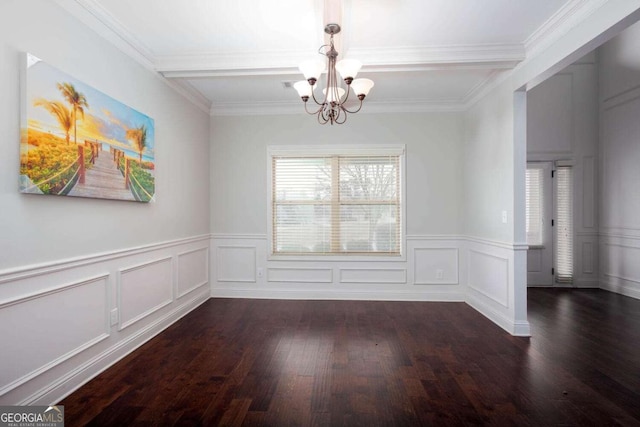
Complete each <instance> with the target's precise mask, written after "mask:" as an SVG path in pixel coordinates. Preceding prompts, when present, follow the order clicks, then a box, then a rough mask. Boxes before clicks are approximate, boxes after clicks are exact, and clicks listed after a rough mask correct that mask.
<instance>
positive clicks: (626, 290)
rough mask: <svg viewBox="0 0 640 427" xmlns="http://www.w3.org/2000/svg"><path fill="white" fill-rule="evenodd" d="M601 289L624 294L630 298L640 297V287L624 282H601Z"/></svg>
mask: <svg viewBox="0 0 640 427" xmlns="http://www.w3.org/2000/svg"><path fill="white" fill-rule="evenodd" d="M600 289H604V290H605V291H609V292H613V293H616V294H620V295H624V296H627V297H630V298H635V299H640V289H638V288H635V287H631V286H628V285H623V284H613V283H609V282H605V281H603V282H600Z"/></svg>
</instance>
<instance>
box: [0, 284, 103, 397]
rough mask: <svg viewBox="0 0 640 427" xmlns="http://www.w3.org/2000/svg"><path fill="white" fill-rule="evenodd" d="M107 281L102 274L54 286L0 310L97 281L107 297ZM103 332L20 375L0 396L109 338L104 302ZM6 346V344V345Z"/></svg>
mask: <svg viewBox="0 0 640 427" xmlns="http://www.w3.org/2000/svg"><path fill="white" fill-rule="evenodd" d="M108 279H109V274H102V275H99V276H93V277H89V278H86V279H82V280H80V281H77V282H73V283H69V284H65V285H62V286H56V287H54V288H50V289H45V290H42V291H39V292H36V293H32V294H29V295H25V296H22V297H19V298H16V299H12V300H9V301H4V302H1V303H0V309H3V308H6V307H9V306H12V305H16V304H21V303H24V302H28V301H31V300H34V299H37V298H43V297H46V296H49V295H52V294H55V293H59V292H64V291H67V290H69V289H73V288H77V287H80V286H85V285H89V284H92V283H96V282H99V281H103V282H104V286H105V296H108V294H109V289H108V285H109V283H108ZM104 327H105V329H104V331H103V333H102V334H100V335H98V336H96V337H94V338H92V339H90V340H88V341H86V342H84V343H83V344H81V345H79V346H78V347H76V348H74V349H72V350H70V351H68V352H66V353H65V354H63V355H61V356H59V357H57V358H56V359H54V360H52V361H50V362H48V363H45V364H44V365H42V366H40V367H39V368H36V369H34V370H32V371H30V372H28V373H26V374H24V375H22V376H21V377H19V378H17V379H15V380H14V381H12V382H10V383H9V384H6V385H5V386H4V387H2V388H0V396H4V395H5V394H7V393H9V392H10V391H11V390H14V389H16V388H18V387H20V386H21V385H23V384H25V383H26V382H28V381H30V380H32V379H33V378H36V377H37V376H39V375H42V374H43V373H45V372H46V371H48V370H50V369H52V368H54V367H56V366H58V365H60V364H61V363H63V362H65V361H67V360H69V359H71V358H72V357H74V356H75V355H77V354H80V353H82V352H83V351H84V350H86V349H88V348H90V347H93V346H94V345H96V344H98V343H99V342H101V341H104V340H105V339H107V338H109V336H110V326H109V304H108V302H106V301H105V313H104ZM7 345H8V344H7Z"/></svg>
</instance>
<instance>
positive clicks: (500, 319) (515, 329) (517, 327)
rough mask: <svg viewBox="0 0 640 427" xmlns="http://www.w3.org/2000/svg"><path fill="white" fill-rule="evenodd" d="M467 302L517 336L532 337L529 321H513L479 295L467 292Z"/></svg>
mask: <svg viewBox="0 0 640 427" xmlns="http://www.w3.org/2000/svg"><path fill="white" fill-rule="evenodd" d="M466 297H467V298H466V301H465V302H466V303H467V304H468V305H470V306H471V307H473V308H474V309H475V310H477V311H478V312H479V313H480V314H482V315H483V316H485V317H486V318H488V319H489V320H491V321H492V322H493V323H495V324H496V325H498V326H499V327H501V328H502V329H504V330H505V331H507V332H508V333H510V334H511V335H514V336H517V337H530V336H531V325H530V324H529V322H528V321H524V320H520V321H512V320H511V319H509V318H508V317H506V316H505V315H504V314H502V313H499V312H497V311H496V310H494V309H493V308H491V307H489V306H488V305H487V304H485V303H484V302H483V301H481V300H480V299H479V298H478V297H476V296H474V295H471V294H467V295H466Z"/></svg>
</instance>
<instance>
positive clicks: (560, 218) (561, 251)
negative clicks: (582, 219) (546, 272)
mask: <svg viewBox="0 0 640 427" xmlns="http://www.w3.org/2000/svg"><path fill="white" fill-rule="evenodd" d="M556 180H557V182H556V185H557V187H556V192H557V195H556V199H557V200H556V248H555V249H556V282H558V283H572V282H573V174H572V168H571V166H558V167H557V168H556Z"/></svg>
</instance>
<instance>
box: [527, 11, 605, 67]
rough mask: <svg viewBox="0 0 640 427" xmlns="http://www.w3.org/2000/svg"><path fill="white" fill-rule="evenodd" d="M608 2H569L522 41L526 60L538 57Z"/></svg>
mask: <svg viewBox="0 0 640 427" xmlns="http://www.w3.org/2000/svg"><path fill="white" fill-rule="evenodd" d="M607 1H608V0H586V1H585V0H570V1H568V2H567V3H565V4H564V5H563V6H562V7H561V8H560V9H558V11H557V12H556V13H554V14H553V15H552V16H551V17H550V18H549V19H547V21H546V22H545V23H543V24H542V25H541V26H540V27H538V29H536V30H535V31H534V32H533V33H532V34H531V35H530V36H529V37H527V39H526V40H525V41H524V48H525V50H526V56H527V59H529V58H531V57H533V56H536V55H538V54H539V53H540V52H542V51H544V50H545V49H546V48H548V47H549V46H550V45H552V44H553V43H555V42H556V41H557V40H558V39H560V38H561V37H562V36H563V35H565V34H566V33H567V32H568V31H569V30H570V29H571V28H573V27H574V26H576V25H577V24H578V23H580V22H582V21H584V20H585V19H586V18H587V17H589V15H591V14H592V13H594V12H595V11H597V10H598V9H599V8H600V7H601V6H602V5H603V4H605V3H606V2H607Z"/></svg>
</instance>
